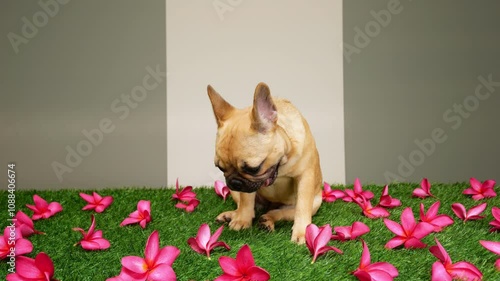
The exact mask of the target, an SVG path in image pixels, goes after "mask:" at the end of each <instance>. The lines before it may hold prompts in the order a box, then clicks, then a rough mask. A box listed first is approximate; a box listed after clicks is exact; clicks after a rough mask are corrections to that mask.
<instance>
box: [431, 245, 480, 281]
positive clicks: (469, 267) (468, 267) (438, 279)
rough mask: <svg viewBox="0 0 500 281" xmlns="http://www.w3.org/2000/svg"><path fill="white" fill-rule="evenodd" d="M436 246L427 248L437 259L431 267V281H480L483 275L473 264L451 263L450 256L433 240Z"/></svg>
mask: <svg viewBox="0 0 500 281" xmlns="http://www.w3.org/2000/svg"><path fill="white" fill-rule="evenodd" d="M435 240H436V246H432V247H430V248H429V251H430V252H431V253H432V254H433V255H434V256H435V257H436V258H438V259H439V261H437V262H435V263H434V264H433V265H432V277H431V280H432V281H451V280H468V281H473V280H481V279H482V278H483V274H482V273H481V271H479V269H477V267H476V266H474V265H473V264H471V263H469V262H466V261H461V262H457V263H452V261H451V258H450V256H449V255H448V253H447V252H446V250H445V249H444V248H443V246H442V245H441V243H439V241H438V240H437V238H435Z"/></svg>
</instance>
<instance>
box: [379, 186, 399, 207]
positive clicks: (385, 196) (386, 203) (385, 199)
mask: <svg viewBox="0 0 500 281" xmlns="http://www.w3.org/2000/svg"><path fill="white" fill-rule="evenodd" d="M378 205H379V206H381V207H384V208H396V207H399V206H401V200H399V199H396V198H392V196H390V195H389V186H388V185H385V186H384V190H383V191H382V195H381V196H380V201H379V203H378Z"/></svg>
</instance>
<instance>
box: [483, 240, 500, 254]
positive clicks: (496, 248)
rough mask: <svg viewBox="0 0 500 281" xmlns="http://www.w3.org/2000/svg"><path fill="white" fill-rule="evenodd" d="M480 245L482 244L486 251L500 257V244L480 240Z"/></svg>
mask: <svg viewBox="0 0 500 281" xmlns="http://www.w3.org/2000/svg"><path fill="white" fill-rule="evenodd" d="M479 243H481V245H482V246H483V247H484V248H486V250H488V251H491V252H492V253H495V254H497V255H500V242H494V241H485V240H479Z"/></svg>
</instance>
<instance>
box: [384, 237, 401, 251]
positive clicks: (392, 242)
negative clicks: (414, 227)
mask: <svg viewBox="0 0 500 281" xmlns="http://www.w3.org/2000/svg"><path fill="white" fill-rule="evenodd" d="M405 241H406V238H404V237H399V236H396V237H394V238H392V239H391V240H389V242H387V243H386V244H385V246H384V247H385V248H386V249H392V248H396V247H398V246H401V245H403V244H404V242H405Z"/></svg>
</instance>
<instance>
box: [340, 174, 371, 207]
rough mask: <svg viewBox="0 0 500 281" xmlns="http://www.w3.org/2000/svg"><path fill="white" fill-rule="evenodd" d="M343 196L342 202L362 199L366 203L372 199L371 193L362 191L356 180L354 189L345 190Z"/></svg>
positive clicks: (359, 183)
mask: <svg viewBox="0 0 500 281" xmlns="http://www.w3.org/2000/svg"><path fill="white" fill-rule="evenodd" d="M345 194H346V196H344V197H343V198H342V200H344V201H346V202H353V201H354V202H355V201H356V200H357V199H358V198H360V197H362V198H364V199H365V200H366V201H370V200H371V199H372V198H373V192H371V191H369V190H363V187H362V186H361V182H360V181H359V179H358V178H356V179H355V180H354V189H346V190H345Z"/></svg>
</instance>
